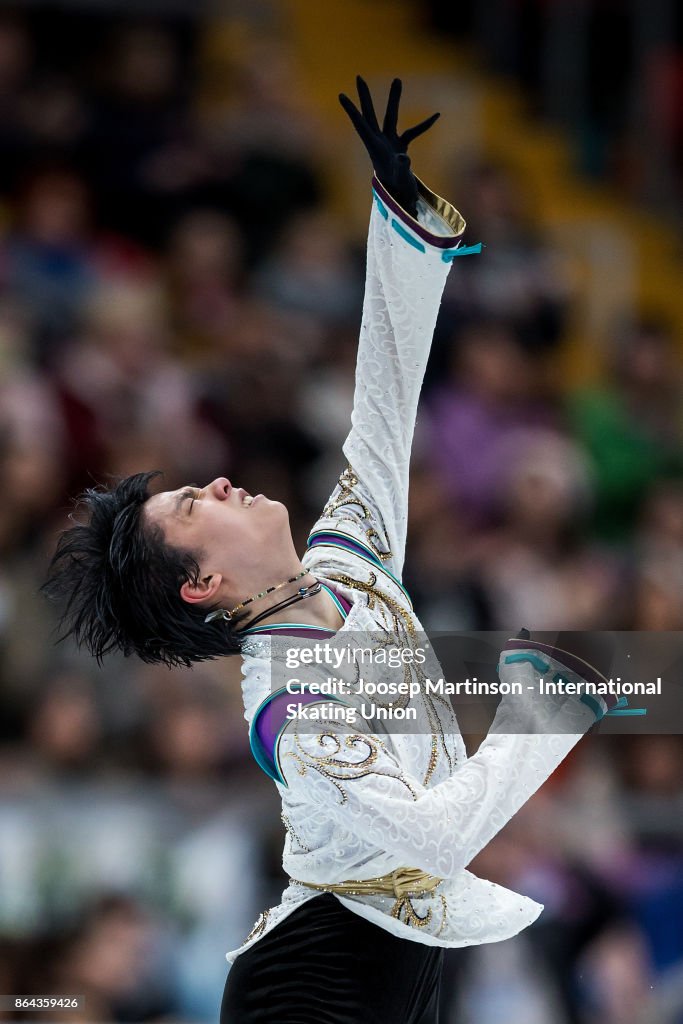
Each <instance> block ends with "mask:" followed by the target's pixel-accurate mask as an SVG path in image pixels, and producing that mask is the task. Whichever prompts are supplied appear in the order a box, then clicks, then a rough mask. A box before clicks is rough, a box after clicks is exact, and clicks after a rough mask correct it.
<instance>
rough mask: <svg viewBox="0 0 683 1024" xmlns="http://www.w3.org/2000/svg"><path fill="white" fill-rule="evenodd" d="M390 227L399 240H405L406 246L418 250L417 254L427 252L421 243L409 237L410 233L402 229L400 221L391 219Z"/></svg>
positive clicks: (411, 236)
mask: <svg viewBox="0 0 683 1024" xmlns="http://www.w3.org/2000/svg"><path fill="white" fill-rule="evenodd" d="M391 226H392V228H393V229H394V231H395V232H396V233H397V234H399V235H400V236H401V238H403V239H405V241H406V242H407V243H408V245H412V246H413V248H414V249H417V250H418V252H426V251H427V250H426V249H425V247H424V245H423V244H422V242H418V240H417V238H414V237H413V235H411V234H410V232H409V231H407V230H406V228H404V227H403V225H402V224H401V222H400V220H396V218H395V217H392V218H391Z"/></svg>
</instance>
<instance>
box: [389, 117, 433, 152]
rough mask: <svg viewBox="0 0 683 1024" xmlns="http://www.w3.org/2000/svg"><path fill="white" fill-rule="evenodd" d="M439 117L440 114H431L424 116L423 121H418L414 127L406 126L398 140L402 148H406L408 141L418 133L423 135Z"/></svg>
mask: <svg viewBox="0 0 683 1024" xmlns="http://www.w3.org/2000/svg"><path fill="white" fill-rule="evenodd" d="M440 117H441V114H432V116H431V117H427V118H425V120H424V121H420V123H419V124H416V125H415V127H414V128H407V129H406V130H405V131H404V132H403V135H401V137H400V139H399V141H400V143H401V146H402V147H403V149H404V150H405V149H407V148H408V146H409V145H410V143H411V142H412V141H413V140H414V139H416V138H417V137H418V135H424V133H425V132H426V131H428V130H429V129H430V128H431V127H432V125H433V124H434V122H435V121H437V120H438V119H439V118H440Z"/></svg>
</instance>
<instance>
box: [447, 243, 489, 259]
mask: <svg viewBox="0 0 683 1024" xmlns="http://www.w3.org/2000/svg"><path fill="white" fill-rule="evenodd" d="M483 248H484V243H483V242H477V244H476V245H463V246H461V247H460V248H459V249H448V250H447V251H446V252H443V253H441V259H442V260H443V261H444V263H452V262H453V260H454V259H455V257H456V256H476V255H478V254H479V253H480V252H481V250H482V249H483Z"/></svg>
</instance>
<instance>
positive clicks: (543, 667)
mask: <svg viewBox="0 0 683 1024" xmlns="http://www.w3.org/2000/svg"><path fill="white" fill-rule="evenodd" d="M524 661H527V662H528V663H529V664H530V665H533V666H534V668H535V669H537V670H538V671H539V672H547V671H548V669H549V668H550V665H548V664H547V663H546V662H545V661H543V658H539V656H538V655H537V654H534V653H533V651H520V652H519V654H508V655H506V657H505V664H506V665H516V664H519V663H520V662H524Z"/></svg>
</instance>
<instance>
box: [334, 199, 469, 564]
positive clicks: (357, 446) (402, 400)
mask: <svg viewBox="0 0 683 1024" xmlns="http://www.w3.org/2000/svg"><path fill="white" fill-rule="evenodd" d="M373 187H374V202H373V210H372V215H371V219H370V230H369V236H368V252H367V271H366V283H365V300H364V304H363V318H362V325H361V330H360V340H359V347H358V357H357V363H356V385H355V393H354V402H353V414H352V418H351V422H352V426H351V432H350V433H349V435H348V437H347V439H346V441H345V443H344V446H343V450H344V454H345V456H346V458H347V460H348V462H349V465H350V467H351V469H352V471H353V473H352V476H351V479H353V478H355V480H354V486H353V488H349V486H348V484H349V477H348V475H347V479H346V492H347V493H346V495H344V493H343V492H344V477H342V480H341V481H340V486H339V487H338V488H337V490H336V491H335V492H334V493H333V495H332V498H331V499H330V503H329V505H328V507H327V510H326V512H327V514H332V515H334V514H335V513H336V512H337V510H338V509H339V507H340V504H341V505H342V506H344V507H345V512H344V513H339V514H346V515H349V509H350V510H351V511H350V514H351V515H352V516H356V517H358V516H359V515H361V512H360V511H359V510H361V509H363V510H364V511H363V512H362V515H361V518H362V519H364V520H367V518H368V516H367V515H366V512H368V513H369V518H370V519H371V520H373V521H371V522H364V523H363V525H364V528H365V529H366V530H367V529H370V530H372V531H374V532H375V533H376V535H377V540H378V543H383V544H384V545H385V551H386V550H390V552H391V554H390V555H388V556H387V559H386V564H387V567H388V568H389V569H390V570H391V571H392V572H393V573H394V574H395V575H396V576H398V577H399V578H400V575H401V570H402V568H403V559H404V551H405V539H406V525H407V506H408V467H409V462H410V450H411V446H412V439H413V432H414V427H415V417H416V413H417V403H418V398H419V394H420V389H421V387H422V379H423V377H424V372H425V367H426V363H427V357H428V355H429V349H430V346H431V341H432V335H433V332H434V326H435V323H436V316H437V313H438V310H439V305H440V302H441V295H442V292H443V288H444V285H445V283H446V277H447V275H448V271H449V269H450V267H451V263H452V261H453V254H454V252H455V250H456V248H457V246H458V244H459V240H460V236H461V235H462V233H463V231H464V229H465V222H464V220H463V218H462V217H461V215H460V214H459V213H458V211H457V210H455V209H454V208H453V207H452V206H451V205H450V204H449V203H447V202H445V200H443V199H440V198H439V197H438V196H436V195H434V194H433V193H432V192H430V191H429V189H427V188H426V186H424V185H423V184H422V182H419V191H420V198H419V200H418V219H417V220H414V219H413V218H412V217H411V216H410V215H409V214H407V213H406V212H405V211H404V210H402V209H401V207H400V206H398V204H397V203H396V202H395V201H394V200H393V199H392V198H391V196H390V195H389V194H388V193H387V192H386V190H385V189H384V188H383V187H382V185H381V184H380V183H379V182H378V181H377V179H374V180H373ZM340 489H341V490H340ZM351 491H354V492H355V497H357V498H358V499H360V504H356V505H355V506H354V503H353V501H348V500H346V501H343V500H342V502H341V503H340V502H339V498H340V497H341V498H342V499H344V497H346V498H347V499H348V498H349V496H351V498H353V497H354V494H351V495H350V493H349V492H351ZM354 507H355V511H354ZM323 514H325V513H323Z"/></svg>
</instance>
